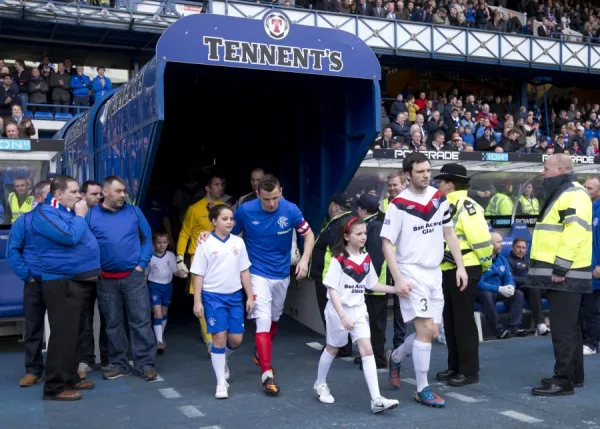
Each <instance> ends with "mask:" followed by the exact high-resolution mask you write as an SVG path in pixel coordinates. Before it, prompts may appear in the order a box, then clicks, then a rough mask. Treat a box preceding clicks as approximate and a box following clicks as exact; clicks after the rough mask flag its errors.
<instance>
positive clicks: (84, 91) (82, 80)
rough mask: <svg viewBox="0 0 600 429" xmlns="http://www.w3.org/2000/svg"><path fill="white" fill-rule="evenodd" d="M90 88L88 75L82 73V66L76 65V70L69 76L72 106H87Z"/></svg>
mask: <svg viewBox="0 0 600 429" xmlns="http://www.w3.org/2000/svg"><path fill="white" fill-rule="evenodd" d="M91 88H92V83H91V81H90V77H89V76H86V75H84V74H83V66H77V72H76V73H75V74H74V75H72V76H71V91H73V106H89V105H90V89H91Z"/></svg>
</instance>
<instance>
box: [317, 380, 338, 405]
mask: <svg viewBox="0 0 600 429" xmlns="http://www.w3.org/2000/svg"><path fill="white" fill-rule="evenodd" d="M313 389H315V393H316V394H317V396H318V397H319V401H321V402H322V403H324V404H333V403H334V402H335V399H334V398H333V396H331V392H330V391H329V386H327V383H323V384H319V385H317V383H315V385H314V386H313Z"/></svg>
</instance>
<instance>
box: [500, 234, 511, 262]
mask: <svg viewBox="0 0 600 429" xmlns="http://www.w3.org/2000/svg"><path fill="white" fill-rule="evenodd" d="M513 240H514V238H513V237H510V236H509V237H504V238H503V239H502V251H501V252H500V254H501V255H502V256H504V257H505V258H507V257H508V255H510V251H511V250H512V243H513Z"/></svg>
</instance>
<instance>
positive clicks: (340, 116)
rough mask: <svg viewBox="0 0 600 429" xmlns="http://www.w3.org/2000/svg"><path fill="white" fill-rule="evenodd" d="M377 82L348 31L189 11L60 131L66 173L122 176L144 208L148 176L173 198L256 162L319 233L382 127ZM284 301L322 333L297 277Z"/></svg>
mask: <svg viewBox="0 0 600 429" xmlns="http://www.w3.org/2000/svg"><path fill="white" fill-rule="evenodd" d="M379 79H380V65H379V62H378V61H377V59H376V57H375V55H374V54H373V52H372V50H371V49H370V48H369V47H368V46H367V45H366V44H365V43H364V42H363V41H361V40H360V39H358V38H357V37H356V36H354V35H352V34H350V33H347V32H345V31H339V30H333V29H322V28H315V27H308V26H303V25H296V24H293V23H291V21H290V20H289V18H288V17H287V16H286V15H285V14H284V13H283V12H280V11H278V10H267V11H266V12H265V16H264V17H263V18H262V20H261V19H245V18H232V17H226V16H217V15H207V14H201V15H191V16H187V17H184V18H181V19H180V20H178V21H177V22H176V23H174V24H173V25H172V26H171V27H169V28H168V29H167V30H166V31H165V33H164V34H163V35H162V36H161V39H160V40H159V42H158V44H157V48H156V57H155V58H154V59H153V60H151V61H150V62H149V63H148V64H146V65H145V66H144V67H143V68H142V69H141V70H140V72H139V73H138V74H137V75H136V76H135V77H134V78H133V79H132V80H131V81H130V82H128V83H127V84H125V85H124V86H123V87H122V88H121V89H120V90H118V91H117V92H116V93H114V94H113V95H110V96H108V97H107V98H106V99H104V100H103V101H101V102H100V103H98V104H97V105H96V106H94V108H92V109H91V110H90V112H88V113H86V114H84V115H83V116H82V117H80V118H79V119H78V120H77V121H74V122H73V123H71V124H70V125H69V129H65V130H63V132H62V134H63V135H64V136H65V145H66V150H65V165H66V168H65V172H66V173H67V174H71V175H74V176H76V177H77V178H78V180H80V181H83V180H85V179H89V178H91V177H94V178H95V179H96V180H102V179H103V178H104V177H106V176H109V175H113V174H116V175H121V176H122V177H123V178H124V179H125V181H126V182H127V183H128V188H129V191H130V195H131V199H132V202H133V203H134V204H136V205H143V204H144V199H145V196H146V194H147V192H148V189H149V185H150V183H151V182H152V185H153V187H154V185H156V186H158V187H160V188H162V189H163V193H164V194H165V196H167V197H172V196H173V193H174V192H175V190H176V189H177V188H178V187H179V186H181V185H182V184H183V183H184V181H185V180H186V179H190V174H191V175H192V176H193V175H197V176H196V177H195V179H196V180H202V179H201V177H202V171H206V170H208V169H210V170H212V171H214V172H218V173H220V174H223V175H224V176H225V177H226V181H227V187H226V193H227V194H228V195H234V196H241V195H243V194H246V193H248V192H250V183H249V178H250V172H251V171H252V170H253V169H254V168H257V167H261V168H263V169H264V170H265V171H266V172H269V173H273V174H275V175H276V176H278V177H279V179H280V181H281V183H282V187H283V191H284V196H285V198H286V199H288V200H290V201H293V202H295V203H296V204H298V206H299V207H300V208H301V209H302V211H303V213H304V215H305V218H306V219H307V220H308V222H309V223H310V224H311V226H312V228H313V230H314V232H315V234H318V233H319V230H320V227H321V224H322V222H323V220H324V218H325V216H326V214H327V205H328V202H329V198H330V197H331V196H332V195H333V194H334V193H336V192H342V191H343V190H345V188H346V186H347V185H348V183H349V182H350V180H351V179H352V177H353V176H354V173H355V172H356V171H357V169H358V167H359V166H360V163H361V161H362V159H363V158H364V156H365V154H366V153H367V150H368V147H369V145H370V144H371V143H372V141H373V139H374V138H375V136H376V135H377V132H378V131H379V129H380V116H381V113H380V109H381V107H380V105H381V98H380V89H379ZM78 123H79V125H78ZM81 128H84V129H86V130H87V131H86V132H80V129H81ZM70 134H71V136H70ZM82 139H83V140H84V141H87V142H88V143H87V145H88V150H89V153H90V154H92V153H93V158H94V159H93V161H91V160H89V159H88V158H86V157H85V156H84V152H85V151H84V150H83V151H82V149H85V148H83V146H85V145H84V144H83V143H81V140H82ZM84 158H85V159H84ZM85 162H87V163H88V164H87V165H85V166H82V165H83V164H84V163H85ZM86 176H87V177H86ZM288 298H289V299H288V303H287V304H286V310H285V311H286V313H287V314H289V315H291V316H293V317H294V318H296V319H297V320H299V321H300V322H301V323H303V324H305V325H307V326H309V327H310V328H312V329H314V330H316V331H320V332H323V327H322V322H321V318H320V315H319V314H318V307H317V304H316V295H315V293H314V288H313V287H302V288H296V287H294V285H292V286H291V287H290V293H289V296H288ZM190 314H191V312H190Z"/></svg>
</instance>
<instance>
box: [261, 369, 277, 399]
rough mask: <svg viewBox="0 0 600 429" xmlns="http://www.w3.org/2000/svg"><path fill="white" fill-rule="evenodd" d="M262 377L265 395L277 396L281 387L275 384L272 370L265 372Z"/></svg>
mask: <svg viewBox="0 0 600 429" xmlns="http://www.w3.org/2000/svg"><path fill="white" fill-rule="evenodd" d="M262 379H263V382H262V384H263V389H264V391H265V395H267V396H277V395H278V394H279V387H277V384H275V380H274V379H273V373H272V372H270V371H267V372H265V373H264V374H263V376H262Z"/></svg>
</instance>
